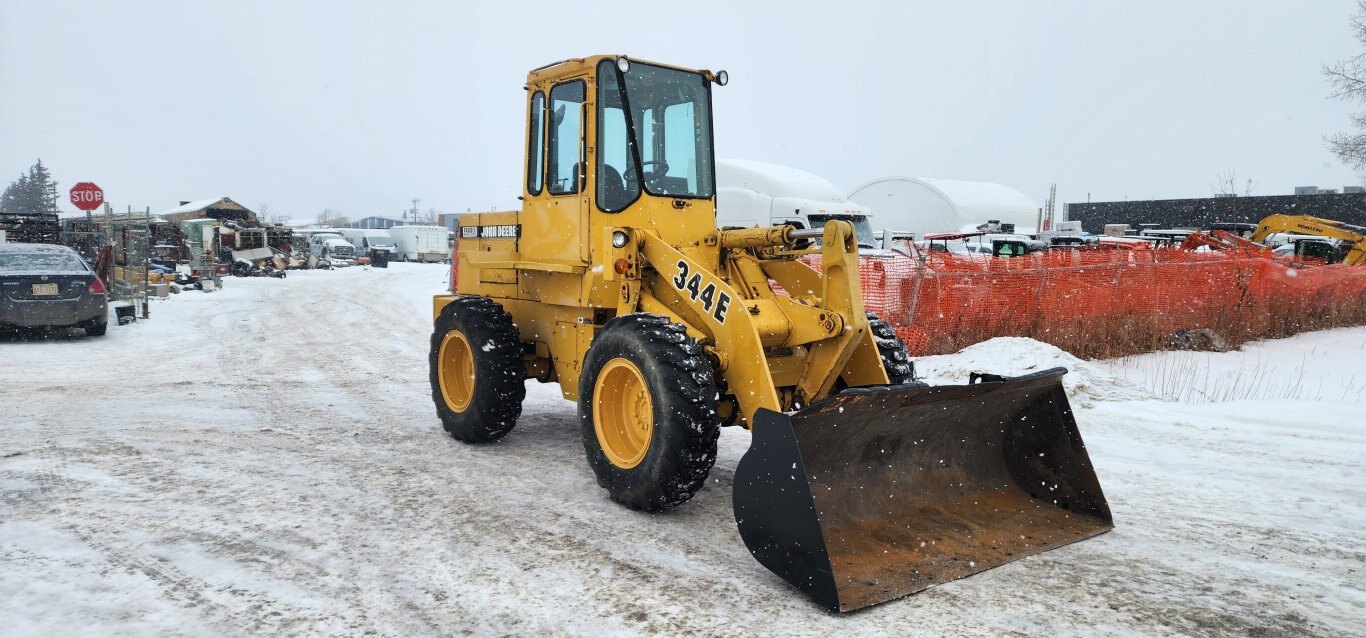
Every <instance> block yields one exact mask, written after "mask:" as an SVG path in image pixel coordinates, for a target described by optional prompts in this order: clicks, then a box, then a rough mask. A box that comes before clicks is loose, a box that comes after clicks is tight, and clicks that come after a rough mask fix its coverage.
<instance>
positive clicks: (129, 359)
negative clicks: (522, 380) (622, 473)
mask: <svg viewBox="0 0 1366 638" xmlns="http://www.w3.org/2000/svg"><path fill="white" fill-rule="evenodd" d="M443 275H444V269H443V267H440V266H422V265H414V264H395V265H394V267H393V268H391V269H389V270H387V271H385V270H362V269H349V270H343V271H337V272H298V273H291V275H290V277H289V278H288V279H286V280H274V279H254V280H245V281H244V280H235V279H230V280H229V281H228V286H227V288H226V290H224V291H222V292H218V293H213V294H203V293H198V292H192V293H186V294H182V295H180V296H178V297H176V298H173V299H171V300H170V301H166V302H161V303H157V304H155V305H154V306H153V308H152V312H153V319H152V320H151V321H147V322H140V323H139V324H137V325H136V326H132V327H112V328H111V329H110V332H109V336H108V337H107V338H103V339H86V338H83V337H74V336H73V337H69V338H66V339H62V340H58V341H54V342H26V341H22V340H18V339H14V338H7V339H0V405H3V406H4V407H3V427H4V430H3V431H4V437H3V440H0V592H3V594H4V595H3V596H0V627H4V630H3V631H4V632H5V633H6V634H7V635H10V636H25V635H35V636H40V635H45V636H50V635H63V636H70V635H100V636H104V635H111V634H133V635H239V634H257V635H261V634H265V635H299V634H341V635H358V634H371V633H373V634H379V635H394V636H415V635H437V634H477V635H485V634H499V635H501V634H516V635H562V634H577V635H593V636H600V635H641V634H668V635H676V634H695V635H708V636H711V635H782V636H828V635H859V636H878V635H886V636H908V635H925V636H938V635H974V636H975V635H1047V636H1068V635H1196V636H1206V635H1208V636H1224V635H1235V636H1248V635H1251V636H1344V635H1366V629H1363V628H1364V627H1366V531H1364V530H1366V423H1363V422H1362V419H1361V414H1362V408H1363V404H1362V401H1363V400H1364V399H1363V397H1361V396H1360V392H1355V393H1353V392H1344V393H1343V394H1342V399H1341V400H1339V399H1337V396H1338V392H1337V389H1336V388H1337V386H1333V388H1334V389H1333V391H1331V392H1327V393H1321V394H1323V395H1324V396H1329V397H1332V398H1331V399H1320V400H1316V401H1309V400H1297V399H1286V398H1276V399H1269V400H1256V401H1254V400H1242V401H1236V402H1232V403H1199V404H1188V403H1175V402H1171V401H1163V400H1159V399H1155V398H1150V399H1146V400H1125V401H1119V402H1117V401H1113V400H1106V392H1105V388H1107V387H1108V386H1106V385H1105V384H1106V383H1110V382H1111V381H1113V380H1106V379H1103V378H1099V377H1100V376H1103V375H1102V374H1101V372H1098V371H1103V370H1105V369H1107V367H1106V366H1104V365H1100V364H1094V365H1093V366H1091V367H1089V368H1088V371H1087V374H1089V375H1090V377H1088V378H1086V379H1083V380H1084V381H1086V382H1087V385H1086V386H1085V387H1081V388H1079V389H1075V391H1076V392H1080V393H1082V394H1084V395H1085V396H1084V397H1083V398H1084V401H1077V400H1076V399H1074V401H1077V403H1078V405H1079V411H1078V419H1079V422H1080V425H1081V428H1082V433H1083V436H1084V437H1085V438H1086V441H1087V443H1088V446H1089V448H1090V451H1091V457H1092V460H1093V461H1094V463H1095V465H1096V468H1097V472H1098V474H1099V476H1100V480H1101V483H1102V485H1103V486H1104V488H1105V491H1106V495H1107V496H1108V497H1109V500H1110V504H1111V508H1112V509H1113V511H1114V517H1115V523H1116V528H1115V530H1114V531H1113V532H1111V533H1109V534H1105V535H1103V536H1100V537H1097V538H1095V539H1092V540H1088V541H1085V542H1082V543H1078V544H1075V545H1071V546H1067V547H1064V548H1061V549H1057V550H1054V551H1050V552H1046V553H1043V554H1040V555H1037V556H1033V557H1029V558H1026V559H1023V560H1020V561H1016V562H1014V563H1010V564H1008V565H1006V566H1003V567H1000V568H997V569H994V570H990V571H988V572H985V573H982V574H979V575H976V576H973V577H970V578H967V579H964V580H960V581H956V582H953V583H949V584H946V585H943V586H940V587H936V588H933V589H930V590H928V591H926V592H924V593H922V594H919V595H916V596H913V597H910V598H906V599H902V600H899V601H894V602H891V603H887V604H884V605H880V606H877V607H874V608H871V609H868V610H865V611H862V612H858V613H854V614H850V615H846V616H836V615H832V614H829V613H827V612H825V611H823V610H821V609H820V608H819V607H817V606H816V605H815V604H813V603H812V602H810V601H809V600H808V599H806V598H805V597H803V596H802V595H800V594H798V593H797V592H796V591H794V590H792V589H790V588H789V587H788V586H787V585H786V584H785V583H784V582H782V581H781V580H780V579H778V578H777V577H776V576H774V575H772V574H770V573H769V572H768V571H767V570H765V569H764V568H763V567H761V566H760V565H759V564H758V563H757V562H755V561H753V560H752V559H751V558H750V557H749V555H748V553H747V552H746V550H745V548H744V545H743V544H742V543H741V541H740V538H739V535H738V534H737V533H736V531H735V526H734V522H733V519H732V518H731V512H730V484H731V481H732V476H733V470H734V467H735V463H736V461H737V460H738V458H739V456H740V454H741V453H742V452H743V451H744V449H745V447H746V445H747V442H748V435H747V434H746V433H745V432H743V431H737V430H735V429H733V428H732V429H727V430H726V431H724V432H723V434H722V439H721V456H720V458H719V460H718V462H717V465H716V468H715V470H713V472H712V475H711V479H710V480H709V482H708V486H707V487H706V488H704V489H703V490H702V491H701V492H700V493H699V494H698V495H697V497H696V498H694V499H693V501H691V502H690V503H688V504H687V505H685V506H683V507H682V508H680V509H679V510H677V511H675V512H672V513H669V514H664V515H647V514H640V513H635V512H630V511H627V510H625V509H623V508H621V507H619V506H617V505H615V504H613V503H612V502H610V501H609V500H608V499H607V497H606V495H605V493H604V492H602V491H601V490H600V489H599V488H598V487H597V485H596V484H595V482H594V480H593V478H592V475H591V472H590V471H589V469H588V466H587V463H586V461H585V459H584V455H583V449H582V446H581V445H580V443H579V440H578V428H577V425H576V422H575V415H574V408H573V406H572V405H571V404H569V403H566V402H564V401H562V400H560V398H559V395H558V390H557V389H556V388H555V387H554V386H540V385H537V384H535V383H534V382H533V383H532V384H531V386H530V387H529V389H528V390H529V392H528V401H527V404H526V407H525V410H524V412H523V417H522V419H521V421H520V422H519V424H518V426H517V429H515V430H514V431H513V432H512V434H510V435H509V436H508V437H507V438H506V439H504V440H503V441H502V442H501V443H499V444H496V445H490V446H482V447H472V446H467V445H463V444H460V443H458V442H456V441H454V440H452V439H450V438H448V437H446V436H445V435H444V433H443V432H442V431H441V428H440V425H439V423H438V421H437V420H436V417H435V415H434V412H433V409H432V406H431V403H430V398H429V397H430V395H429V390H428V386H427V379H426V376H427V368H426V354H427V339H428V335H429V330H430V328H429V326H430V323H429V317H430V310H429V309H430V295H431V294H432V293H434V292H436V291H439V290H441V289H442V288H444V282H443V280H442V278H443ZM1329 336H1330V338H1331V339H1333V340H1334V343H1341V345H1342V347H1341V348H1340V349H1326V350H1316V351H1315V355H1314V356H1316V357H1319V356H1321V357H1323V358H1324V359H1323V360H1324V361H1325V362H1330V361H1331V362H1332V363H1333V364H1334V365H1337V366H1339V367H1342V368H1345V367H1347V366H1351V365H1357V362H1360V361H1361V360H1362V356H1361V355H1362V348H1363V347H1364V346H1366V329H1352V330H1339V331H1334V332H1333V333H1329ZM1312 337H1315V335H1306V336H1305V337H1303V338H1312ZM1319 338H1322V337H1321V336H1319ZM1286 343H1290V344H1292V345H1293V343H1294V342H1293V341H1289V342H1286ZM1237 355H1238V353H1229V354H1227V355H1215V356H1218V357H1236V356H1237ZM1150 356H1163V355H1150ZM1334 357H1338V358H1342V357H1346V359H1342V361H1339V360H1338V359H1334ZM935 359H936V361H934V362H926V368H927V369H933V368H935V367H936V366H938V367H939V368H949V367H952V366H951V365H950V364H951V363H952V360H951V359H949V358H945V357H939V358H935ZM1343 361H1345V362H1346V363H1343ZM1140 364H1142V362H1138V361H1136V362H1134V364H1133V365H1140ZM1211 365H1218V364H1217V363H1216V364H1211ZM1173 370H1175V368H1174V369H1173ZM1002 371H1005V370H1002ZM1177 372H1179V370H1176V371H1170V370H1169V371H1166V372H1164V373H1163V374H1164V376H1163V380H1164V383H1166V382H1169V377H1171V376H1172V375H1174V374H1176V373H1177ZM1300 374H1301V375H1310V376H1312V375H1313V374H1314V373H1313V372H1312V371H1308V372H1305V371H1301V372H1300ZM1139 376H1141V375H1139ZM1363 380H1366V377H1363V379H1362V380H1355V381H1350V382H1345V383H1344V384H1343V387H1344V388H1347V389H1348V390H1350V389H1351V388H1358V387H1361V385H1362V383H1363ZM1311 381H1312V379H1311ZM1116 383H1118V382H1116ZM1098 388H1099V390H1098ZM1137 394H1138V396H1139V397H1141V396H1142V393H1141V392H1140V393H1137ZM1134 395H1135V391H1133V389H1132V388H1130V389H1129V391H1128V392H1127V394H1125V395H1124V397H1123V398H1126V399H1133V398H1134ZM1082 405H1085V406H1089V407H1080V406H1082Z"/></svg>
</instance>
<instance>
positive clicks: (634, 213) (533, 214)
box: [520, 56, 723, 264]
mask: <svg viewBox="0 0 1366 638" xmlns="http://www.w3.org/2000/svg"><path fill="white" fill-rule="evenodd" d="M720 77H723V76H721V75H720V74H717V75H713V74H711V73H710V72H707V71H693V70H687V69H681V68H676V67H671V66H666V65H659V64H653V63H649V62H643V61H639V60H632V59H628V58H625V57H620V56H594V57H589V58H583V59H578V60H567V61H564V62H560V63H557V64H553V65H549V66H547V67H544V68H541V69H537V70H535V71H532V72H531V74H530V75H529V76H528V80H527V93H528V96H527V146H526V149H527V162H526V167H525V175H526V180H525V184H524V186H525V189H524V193H523V207H522V208H523V210H522V218H521V220H520V221H521V225H522V228H521V230H520V233H521V234H520V237H521V240H520V243H521V246H520V252H521V253H522V254H524V255H526V254H533V255H536V256H537V258H538V259H543V260H549V261H558V262H566V263H571V264H587V263H590V262H594V263H596V261H597V260H596V259H594V254H593V253H594V251H593V248H594V247H596V246H598V245H599V244H600V241H599V240H600V238H599V237H598V234H599V233H601V232H602V231H603V230H604V229H605V228H610V227H627V228H654V229H655V230H657V231H658V232H659V233H660V234H661V236H664V237H666V238H668V239H671V240H674V241H678V242H687V243H692V242H697V241H698V240H700V239H701V238H702V237H704V236H705V235H706V234H708V233H714V232H715V215H716V212H715V204H714V202H715V192H716V177H715V170H714V165H715V160H714V154H713V148H712V118H711V84H712V82H714V81H718V79H719V78H720Z"/></svg>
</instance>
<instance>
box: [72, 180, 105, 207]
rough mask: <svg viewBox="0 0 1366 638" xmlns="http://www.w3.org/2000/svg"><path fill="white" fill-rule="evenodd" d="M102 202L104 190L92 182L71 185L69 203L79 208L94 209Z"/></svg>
mask: <svg viewBox="0 0 1366 638" xmlns="http://www.w3.org/2000/svg"><path fill="white" fill-rule="evenodd" d="M103 203H104V190H103V189H101V188H100V187H99V186H96V185H95V183H94V182H81V183H79V184H77V185H75V186H72V187H71V204H72V205H73V206H75V207H76V208H79V209H81V210H95V209H96V208H99V207H100V204H103Z"/></svg>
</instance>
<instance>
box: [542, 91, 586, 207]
mask: <svg viewBox="0 0 1366 638" xmlns="http://www.w3.org/2000/svg"><path fill="white" fill-rule="evenodd" d="M584 91H585V89H584V83H583V81H582V80H575V81H573V82H566V83H564V84H559V85H556V86H555V88H553V89H551V90H550V157H549V160H550V161H549V166H548V171H547V186H548V189H549V191H550V194H551V195H569V194H573V193H577V192H579V182H580V181H581V175H582V173H583V167H582V161H583V159H582V158H583V102H584Z"/></svg>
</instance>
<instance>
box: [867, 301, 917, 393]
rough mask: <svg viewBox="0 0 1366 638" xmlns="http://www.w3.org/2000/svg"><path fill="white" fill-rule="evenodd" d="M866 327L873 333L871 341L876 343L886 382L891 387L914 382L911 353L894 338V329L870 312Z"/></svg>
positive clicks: (902, 342) (900, 341) (904, 344)
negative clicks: (885, 373)
mask: <svg viewBox="0 0 1366 638" xmlns="http://www.w3.org/2000/svg"><path fill="white" fill-rule="evenodd" d="M868 327H869V329H870V330H871V332H872V333H873V341H875V342H876V343H877V353H878V354H879V355H881V357H882V367H883V368H884V369H885V370H886V371H887V380H888V381H889V382H890V383H891V384H892V385H901V384H903V383H910V382H912V381H915V380H916V379H915V362H914V361H911V353H910V351H909V350H907V349H906V343H905V342H904V341H902V340H901V338H900V337H898V336H896V329H895V328H893V327H892V324H889V323H887V322H886V321H883V320H881V319H878V318H877V315H875V314H873V313H871V312H870V313H868Z"/></svg>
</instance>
